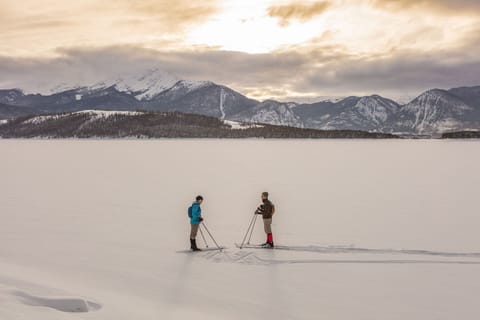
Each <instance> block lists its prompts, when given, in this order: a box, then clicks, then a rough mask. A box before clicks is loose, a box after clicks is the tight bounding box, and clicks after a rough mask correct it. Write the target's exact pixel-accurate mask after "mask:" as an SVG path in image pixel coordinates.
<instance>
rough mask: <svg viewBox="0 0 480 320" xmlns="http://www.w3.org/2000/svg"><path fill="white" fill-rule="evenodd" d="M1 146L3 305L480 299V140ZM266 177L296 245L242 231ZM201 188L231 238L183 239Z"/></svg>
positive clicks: (207, 309) (461, 308)
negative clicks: (245, 242)
mask: <svg viewBox="0 0 480 320" xmlns="http://www.w3.org/2000/svg"><path fill="white" fill-rule="evenodd" d="M0 152H1V157H0V168H1V180H0V200H1V201H0V203H1V209H0V219H1V220H0V221H1V223H0V319H8V320H16V319H22V320H25V319H26V320H29V319H32V320H33V319H35V320H38V319H48V320H52V319H53V320H54V319H99V320H100V319H101V320H119V319H129V320H132V319H135V320H139V319H349V320H350V319H389V320H391V319H402V320H404V319H419V320H420V319H421V320H430V319H431V320H433V319H435V320H439V319H445V320H450V319H475V318H478V316H479V315H480V311H479V309H478V303H477V300H478V296H479V295H480V282H479V281H478V278H479V276H480V232H479V231H478V230H479V226H480V215H479V193H478V189H479V182H480V171H479V163H480V142H479V141H438V140H435V141H433V140H432V141H430V140H418V141H415V140H405V141H403V140H402V141H385V140H362V141H360V140H358V141H357V140H291V141H282V140H274V141H266V140H236V141H234V140H156V141H126V140H121V141H108V140H106V141H93V140H92V141H87V140H65V141H45V140H1V141H0ZM265 190H267V191H269V192H270V194H271V200H272V201H273V202H274V203H275V205H276V208H277V212H276V215H275V217H274V223H273V231H274V237H275V241H276V243H277V244H279V245H287V246H291V247H293V249H296V250H261V249H242V250H240V249H237V248H236V247H235V246H234V243H235V242H241V240H242V238H243V236H244V234H245V231H246V229H247V226H248V224H249V222H250V219H251V218H252V214H253V211H254V210H255V208H256V207H257V206H258V204H259V196H260V193H261V192H262V191H265ZM197 194H202V195H203V196H204V197H205V202H204V204H203V206H202V207H203V215H204V217H205V222H206V224H207V226H208V228H209V229H210V231H211V232H212V233H213V235H214V236H215V238H216V240H217V241H218V242H219V243H220V244H221V245H223V246H226V247H228V249H227V250H225V252H224V253H221V252H214V251H209V252H201V253H195V254H193V253H185V252H184V250H185V249H188V246H189V243H188V232H189V225H188V220H187V217H186V208H187V207H188V205H189V204H190V203H191V201H192V200H193V198H194V196H196V195H197ZM257 222H260V221H257ZM197 241H198V243H199V244H200V245H201V246H202V247H203V243H202V240H201V238H200V237H199V238H198V239H197ZM263 241H264V234H263V230H262V227H261V224H260V223H257V226H256V229H255V231H254V234H253V237H252V242H253V243H260V242H263ZM72 312H74V313H72Z"/></svg>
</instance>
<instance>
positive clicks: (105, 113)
mask: <svg viewBox="0 0 480 320" xmlns="http://www.w3.org/2000/svg"><path fill="white" fill-rule="evenodd" d="M82 113H86V114H89V115H92V116H94V117H95V118H108V117H111V116H116V115H124V116H136V115H139V114H142V112H141V111H114V110H82V111H77V112H74V113H73V114H82Z"/></svg>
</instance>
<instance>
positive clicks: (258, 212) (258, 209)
mask: <svg viewBox="0 0 480 320" xmlns="http://www.w3.org/2000/svg"><path fill="white" fill-rule="evenodd" d="M255 214H263V204H261V205H260V206H259V207H258V208H257V211H255Z"/></svg>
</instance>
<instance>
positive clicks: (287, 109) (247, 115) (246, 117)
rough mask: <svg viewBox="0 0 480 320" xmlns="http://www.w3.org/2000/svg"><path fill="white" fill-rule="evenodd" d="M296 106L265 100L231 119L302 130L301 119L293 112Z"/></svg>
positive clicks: (289, 103)
mask: <svg viewBox="0 0 480 320" xmlns="http://www.w3.org/2000/svg"><path fill="white" fill-rule="evenodd" d="M296 106H297V105H296V104H295V103H291V102H278V101H274V100H266V101H263V102H262V103H260V104H258V105H256V106H255V107H254V108H252V109H249V110H246V111H244V112H241V113H239V114H236V115H234V116H233V117H232V119H233V120H239V121H245V122H258V123H268V124H274V125H282V126H291V127H300V128H303V122H302V119H300V117H299V116H297V115H296V114H295V112H294V111H293V109H294V108H295V107H296Z"/></svg>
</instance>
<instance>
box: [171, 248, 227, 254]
mask: <svg viewBox="0 0 480 320" xmlns="http://www.w3.org/2000/svg"><path fill="white" fill-rule="evenodd" d="M225 249H227V247H220V248H217V247H215V248H203V249H201V250H200V251H193V250H192V249H188V250H180V251H177V253H197V252H199V253H201V252H209V251H220V250H225Z"/></svg>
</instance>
